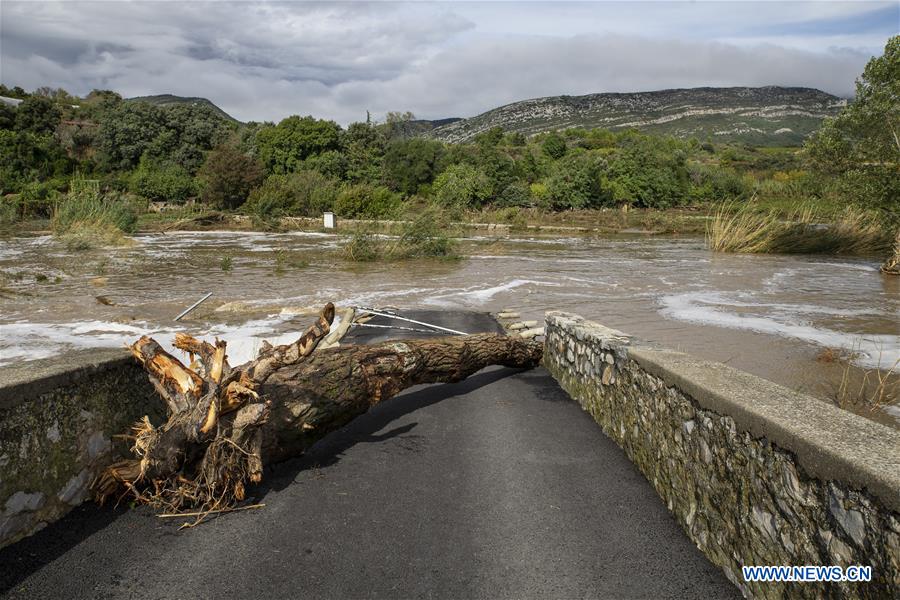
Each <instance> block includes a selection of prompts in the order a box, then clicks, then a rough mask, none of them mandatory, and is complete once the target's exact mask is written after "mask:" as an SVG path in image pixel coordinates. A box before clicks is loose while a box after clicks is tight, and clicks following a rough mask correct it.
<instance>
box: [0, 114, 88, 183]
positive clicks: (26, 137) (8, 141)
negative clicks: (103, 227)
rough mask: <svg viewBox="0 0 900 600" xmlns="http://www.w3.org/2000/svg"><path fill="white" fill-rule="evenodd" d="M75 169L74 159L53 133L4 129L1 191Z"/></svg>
mask: <svg viewBox="0 0 900 600" xmlns="http://www.w3.org/2000/svg"><path fill="white" fill-rule="evenodd" d="M71 172H72V162H71V160H69V158H68V157H67V156H66V154H65V152H63V150H62V148H60V147H59V144H57V143H56V142H55V141H54V140H53V137H52V136H50V135H37V134H35V133H32V132H30V131H11V130H9V129H2V130H0V194H9V193H16V192H19V191H21V190H22V189H23V187H24V186H26V185H27V184H29V183H33V182H41V181H47V180H49V179H51V178H58V177H61V176H64V175H67V174H69V173H71Z"/></svg>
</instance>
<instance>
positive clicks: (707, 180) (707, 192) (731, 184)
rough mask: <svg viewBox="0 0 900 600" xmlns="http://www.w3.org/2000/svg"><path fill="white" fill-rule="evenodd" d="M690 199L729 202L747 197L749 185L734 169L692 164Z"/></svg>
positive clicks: (690, 171)
mask: <svg viewBox="0 0 900 600" xmlns="http://www.w3.org/2000/svg"><path fill="white" fill-rule="evenodd" d="M689 176H690V181H691V192H690V193H691V199H692V200H693V201H695V202H729V201H735V200H742V199H744V198H746V197H747V195H748V193H749V191H750V190H749V187H748V186H747V184H746V183H745V181H744V179H743V178H742V177H741V176H740V175H738V174H737V172H735V170H734V169H730V168H724V167H706V166H700V165H694V166H692V167H691V169H690V170H689Z"/></svg>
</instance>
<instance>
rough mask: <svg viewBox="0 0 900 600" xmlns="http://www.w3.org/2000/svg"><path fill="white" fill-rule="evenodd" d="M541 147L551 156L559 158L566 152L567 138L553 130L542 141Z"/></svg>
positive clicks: (555, 158)
mask: <svg viewBox="0 0 900 600" xmlns="http://www.w3.org/2000/svg"><path fill="white" fill-rule="evenodd" d="M541 148H542V149H543V150H544V153H545V154H547V156H549V157H550V158H552V159H554V160H558V159H560V158H562V157H563V156H565V154H566V140H565V139H563V137H562V136H561V135H559V134H558V133H556V132H555V131H551V132H550V133H548V134H547V135H546V136H544V140H543V141H542V142H541Z"/></svg>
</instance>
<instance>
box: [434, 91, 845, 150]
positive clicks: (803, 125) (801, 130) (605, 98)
mask: <svg viewBox="0 0 900 600" xmlns="http://www.w3.org/2000/svg"><path fill="white" fill-rule="evenodd" d="M846 104H847V100H845V99H843V98H839V97H837V96H833V95H831V94H828V93H825V92H823V91H821V90H816V89H812V88H799V87H775V86H769V87H755V88H754V87H730V88H710V87H704V88H690V89H674V90H661V91H656V92H634V93H610V94H588V95H585V96H549V97H546V98H534V99H531V100H522V101H520V102H513V103H512V104H507V105H506V106H501V107H499V108H495V109H493V110H489V111H487V112H485V113H482V114H480V115H478V116H476V117H471V118H469V119H462V120H460V121H457V122H454V123H450V124H447V125H443V126H440V127H436V128H435V129H434V130H433V131H431V132H430V133H429V134H428V135H429V136H430V137H434V138H437V139H440V140H444V141H447V142H464V141H468V140H471V139H472V138H473V137H475V136H476V135H478V134H479V133H481V132H483V131H487V130H488V129H491V128H492V127H497V126H500V127H503V129H505V130H507V131H518V132H521V133H523V134H525V135H534V134H537V133H542V132H545V131H553V130H561V129H568V128H572V127H583V128H604V129H612V130H621V129H628V128H637V129H640V130H642V131H645V132H647V133H659V134H667V135H674V136H677V137H683V138H690V137H696V138H698V139H700V140H701V141H706V140H711V141H714V142H715V141H719V142H749V143H753V144H759V145H772V146H782V145H796V144H800V143H802V141H803V140H804V139H805V138H806V137H807V136H808V135H809V134H810V133H812V132H813V131H815V129H817V128H818V127H819V125H820V124H821V122H822V120H823V119H825V118H826V117H832V116H835V115H836V114H837V113H838V112H839V111H840V109H841V107H843V106H845V105H846Z"/></svg>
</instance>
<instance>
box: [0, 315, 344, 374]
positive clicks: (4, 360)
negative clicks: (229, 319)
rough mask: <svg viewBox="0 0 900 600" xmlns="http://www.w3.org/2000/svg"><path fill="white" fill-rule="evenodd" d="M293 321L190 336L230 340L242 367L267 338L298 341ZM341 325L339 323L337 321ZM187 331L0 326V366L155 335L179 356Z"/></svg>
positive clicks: (282, 318)
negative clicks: (178, 339)
mask: <svg viewBox="0 0 900 600" xmlns="http://www.w3.org/2000/svg"><path fill="white" fill-rule="evenodd" d="M293 318H294V315H290V314H285V315H281V314H276V315H269V316H267V317H265V318H261V319H253V320H250V321H246V322H244V323H241V324H237V325H222V324H217V325H213V326H211V327H209V328H208V329H205V330H202V331H199V332H198V331H191V334H192V335H196V336H197V337H201V338H206V339H210V338H213V337H215V338H219V339H224V340H225V341H226V342H228V361H229V362H230V363H231V364H232V365H239V364H242V363H245V362H247V361H248V360H250V359H252V358H253V357H255V356H256V353H257V352H258V350H259V348H260V347H261V346H262V342H263V341H264V340H265V341H268V342H270V343H271V344H274V345H278V344H285V343H288V342H292V341H294V340H296V339H297V338H298V337H299V336H300V335H301V334H302V333H303V330H305V329H306V326H305V325H304V326H302V327H300V326H298V327H296V328H295V327H291V328H290V329H286V328H285V324H286V322H287V321H289V320H291V319H293ZM337 322H340V319H339V318H338V319H337ZM185 329H186V328H185V327H182V326H178V327H158V326H154V325H152V324H150V323H146V322H134V323H130V324H125V323H116V322H110V321H73V322H68V323H32V322H27V321H19V322H16V323H5V324H2V325H0V365H7V364H10V363H14V362H26V361H30V360H35V359H39V358H49V357H51V356H56V355H58V354H61V353H63V352H66V351H69V350H75V349H84V348H123V347H125V346H126V345H128V344H131V343H133V342H134V341H135V340H137V338H139V337H140V336H142V335H149V336H153V337H154V338H155V339H156V341H158V342H159V343H160V344H161V345H162V346H163V348H165V349H166V351H168V352H169V353H171V354H173V355H174V356H179V357H180V356H182V354H183V353H182V352H181V351H180V350H177V349H176V348H175V347H174V346H172V341H173V339H174V334H175V332H177V331H184V330H185ZM279 330H282V331H279ZM7 340H16V343H15V344H10V345H6V344H5V343H4V342H5V341H7Z"/></svg>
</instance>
